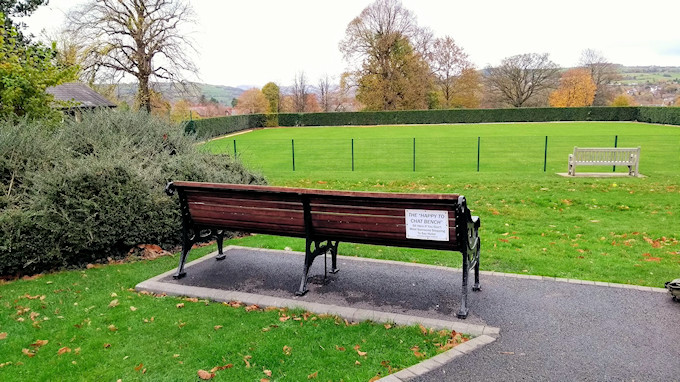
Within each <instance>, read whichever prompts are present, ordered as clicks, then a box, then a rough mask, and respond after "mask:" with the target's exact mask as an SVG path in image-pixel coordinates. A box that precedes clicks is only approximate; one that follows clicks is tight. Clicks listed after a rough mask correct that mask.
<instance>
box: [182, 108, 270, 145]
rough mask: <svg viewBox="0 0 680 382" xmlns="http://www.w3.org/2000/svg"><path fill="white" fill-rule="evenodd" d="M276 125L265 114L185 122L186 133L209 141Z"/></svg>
mask: <svg viewBox="0 0 680 382" xmlns="http://www.w3.org/2000/svg"><path fill="white" fill-rule="evenodd" d="M268 122H269V124H274V123H275V122H276V121H275V118H273V117H272V115H270V116H269V117H267V115H265V114H247V115H234V116H229V117H217V118H206V119H198V120H193V121H187V122H185V126H184V131H185V132H186V133H188V134H195V135H196V137H197V138H198V139H207V138H212V137H217V136H220V135H225V134H231V133H235V132H237V131H242V130H248V129H254V128H258V127H264V126H267V123H268Z"/></svg>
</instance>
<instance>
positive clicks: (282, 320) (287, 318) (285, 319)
mask: <svg viewBox="0 0 680 382" xmlns="http://www.w3.org/2000/svg"><path fill="white" fill-rule="evenodd" d="M288 320H290V317H288V316H281V317H279V321H281V322H286V321H288Z"/></svg>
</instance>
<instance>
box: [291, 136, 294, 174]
mask: <svg viewBox="0 0 680 382" xmlns="http://www.w3.org/2000/svg"><path fill="white" fill-rule="evenodd" d="M290 146H291V148H292V152H293V171H295V139H291V140H290Z"/></svg>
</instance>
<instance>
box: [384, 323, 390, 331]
mask: <svg viewBox="0 0 680 382" xmlns="http://www.w3.org/2000/svg"><path fill="white" fill-rule="evenodd" d="M383 326H384V327H385V329H387V330H390V329H392V325H390V324H385V325H383Z"/></svg>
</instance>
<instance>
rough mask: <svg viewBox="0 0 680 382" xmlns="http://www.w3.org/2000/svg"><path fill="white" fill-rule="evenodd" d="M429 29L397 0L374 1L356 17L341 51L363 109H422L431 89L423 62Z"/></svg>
mask: <svg viewBox="0 0 680 382" xmlns="http://www.w3.org/2000/svg"><path fill="white" fill-rule="evenodd" d="M430 40H431V33H430V32H429V31H428V30H426V29H424V28H420V27H418V25H417V22H416V17H415V14H414V13H413V12H411V11H410V10H408V9H406V8H404V7H402V5H401V2H400V1H398V0H376V1H375V2H373V3H372V4H370V5H369V6H368V7H366V8H365V9H364V10H363V11H362V12H361V14H360V15H359V16H357V17H356V18H354V20H352V21H351V22H350V23H349V24H348V25H347V29H346V31H345V38H344V39H343V40H342V41H341V43H340V51H341V52H342V53H343V54H344V57H345V59H346V60H347V61H348V62H350V63H355V62H356V63H358V65H357V66H356V67H355V68H354V70H353V71H351V76H352V83H354V84H356V85H357V95H356V98H357V101H359V102H361V103H362V104H363V105H364V108H365V109H366V110H405V109H425V108H427V106H428V94H429V92H430V90H431V88H432V77H431V72H430V68H429V66H428V64H427V62H426V61H425V57H426V52H427V51H428V50H429V47H430V45H431V44H430Z"/></svg>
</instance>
